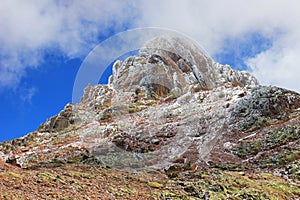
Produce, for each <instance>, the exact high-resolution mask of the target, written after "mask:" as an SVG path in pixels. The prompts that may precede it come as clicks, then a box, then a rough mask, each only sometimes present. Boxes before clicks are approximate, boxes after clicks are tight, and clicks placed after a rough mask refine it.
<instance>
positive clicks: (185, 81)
mask: <svg viewBox="0 0 300 200" xmlns="http://www.w3.org/2000/svg"><path fill="white" fill-rule="evenodd" d="M299 112H300V95H299V94H298V93H296V92H293V91H289V90H285V89H282V88H278V87H274V86H261V85H259V84H258V81H257V80H256V79H255V77H253V76H252V75H250V74H249V73H247V72H243V71H236V70H233V69H232V68H231V67H230V66H228V65H222V64H219V63H217V62H215V61H213V60H212V59H211V58H210V57H209V56H208V55H207V53H205V51H203V50H202V49H201V48H200V47H198V46H197V45H195V44H194V43H193V42H191V41H190V40H188V39H186V38H180V37H170V36H161V37H156V38H153V39H152V40H150V41H148V42H147V43H146V44H145V45H144V46H143V47H142V48H141V49H140V51H139V55H138V56H132V57H128V58H127V59H126V60H124V61H116V62H115V63H114V65H113V74H112V75H111V77H110V79H109V83H108V84H107V85H95V86H91V85H89V86H87V87H86V88H85V91H84V96H83V97H82V99H81V102H80V103H79V104H76V105H73V104H68V105H66V106H65V108H64V110H62V111H61V112H60V113H59V114H58V115H56V116H54V117H52V118H51V119H49V120H47V121H46V122H45V123H44V124H42V125H41V126H40V127H39V128H38V130H37V131H35V132H33V133H29V134H28V135H26V136H24V137H22V138H19V139H14V140H12V141H10V142H5V143H3V144H1V145H0V157H1V158H2V160H3V161H5V162H6V163H10V164H12V165H15V166H18V167H21V168H22V169H27V170H38V169H49V168H51V169H52V168H55V169H56V168H58V169H59V168H60V167H62V166H63V167H66V166H69V165H72V166H74V164H76V165H80V166H81V165H83V166H85V167H86V166H101V167H104V168H111V169H114V170H116V171H118V172H119V170H122V173H128V172H133V173H137V172H143V173H148V174H149V173H153V172H152V171H153V170H155V171H157V173H158V172H159V173H163V174H165V175H166V176H167V177H168V179H170V180H173V181H175V182H174V184H175V185H176V184H178V185H177V186H178V188H177V189H178V191H180V188H181V189H182V190H184V192H185V193H184V194H183V193H182V194H181V193H180V192H179V193H180V194H179V193H176V194H175V193H174V191H173V192H172V195H173V197H174V198H175V197H178V198H179V199H180V198H181V197H183V196H186V197H187V198H205V199H208V198H209V196H213V195H224V196H223V197H224V198H226V197H230V196H236V197H238V199H239V198H240V199H244V198H247V195H249V196H248V197H249V198H250V197H253V198H254V197H261V196H260V195H262V194H263V195H266V196H265V197H266V198H272V197H273V196H274V194H275V196H276V197H278V196H279V197H280V198H282V199H289V198H290V197H292V198H294V197H297V196H298V197H299V195H300V191H299V189H298V190H294V191H293V192H287V191H286V190H283V189H279V190H278V188H277V185H273V186H268V189H267V188H264V187H265V183H263V181H262V180H261V179H260V177H262V176H266V173H269V175H268V178H266V179H270V180H271V181H273V180H274V181H275V180H276V181H277V182H278V185H280V184H286V183H287V182H288V181H287V180H289V181H291V182H292V183H293V184H296V185H297V184H298V183H299V180H300V179H299V169H300V168H299V164H300V163H299V155H300V149H299V137H300V115H299ZM81 167H82V166H81ZM55 172H56V173H58V172H57V171H55ZM205 173H206V174H208V175H207V176H208V177H206V178H205V177H204V175H205ZM214 174H215V175H216V176H219V178H216V179H215V178H214ZM221 175H222V176H221ZM240 176H244V177H247V179H249V181H248V183H238V185H239V184H244V185H246V186H245V187H243V191H238V190H236V191H234V189H233V188H239V186H235V185H234V183H233V182H234V181H233V182H232V180H241V179H243V178H242V177H240ZM256 176H257V177H256ZM224 177H226V178H225V179H226V180H227V179H228V180H227V181H224V180H223V178H224ZM280 177H281V178H280ZM177 178H179V180H180V181H181V182H180V181H178V179H177ZM255 180H256V181H257V182H259V183H260V184H261V185H260V186H257V185H255ZM278 180H280V181H278ZM176 181H177V182H176ZM191 181H194V184H190V183H188V182H191ZM197 181H198V182H197ZM206 181H213V182H211V183H212V185H219V186H218V188H215V189H214V188H212V187H211V186H210V184H207V182H206ZM218 181H219V183H218ZM251 181H253V183H252V182H251ZM260 181H261V182H260ZM200 182H201V183H202V184H203V185H201V186H200V185H198V186H197V184H198V183H200ZM226 182H227V183H226ZM250 182H251V184H254V185H252V186H253V187H254V189H253V188H252V186H250V185H247V184H249V183H250ZM277 182H276V183H277ZM213 183H216V184H213ZM149 184H150V187H152V188H156V189H162V188H163V187H164V184H161V183H157V182H151V183H150V182H149ZM165 184H167V183H165ZM222 184H223V185H224V186H222ZM226 184H227V185H226ZM228 184H229V185H228ZM230 184H231V185H230ZM293 184H291V185H287V186H286V187H287V188H289V189H291V188H292V189H293V188H294V185H293ZM170 187H171V186H170ZM266 187H267V186H266ZM278 187H279V186H278ZM245 188H246V189H245ZM255 188H256V189H255ZM264 189H265V190H266V191H264V192H263V193H259V192H261V191H259V190H264ZM258 191H259V192H258ZM274 191H275V193H273V192H274ZM114 195H115V194H114ZM160 195H163V194H162V193H161V194H160ZM168 195H171V193H168V194H166V193H164V196H159V197H158V198H163V197H164V198H165V199H169V198H168V197H170V198H172V195H171V196H168ZM180 195H183V196H180ZM272 195H273V196H272ZM218 197H220V198H221V197H222V196H218ZM223 197H222V198H223ZM126 198H127V197H126ZM222 198H221V199H222ZM217 199H218V198H217Z"/></svg>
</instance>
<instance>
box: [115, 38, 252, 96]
mask: <svg viewBox="0 0 300 200" xmlns="http://www.w3.org/2000/svg"><path fill="white" fill-rule="evenodd" d="M226 83H231V84H234V85H240V86H246V85H257V80H256V79H255V78H254V77H253V76H251V75H250V74H249V73H246V72H240V71H235V70H233V69H232V68H231V67H230V66H228V65H227V66H223V65H221V64H219V63H216V62H214V61H213V60H212V59H211V58H210V57H209V56H208V55H207V54H206V53H205V52H204V51H203V50H202V49H200V48H199V47H197V46H196V45H195V44H193V43H192V42H191V41H189V40H187V39H185V38H179V37H168V36H162V37H157V38H154V39H152V40H150V41H148V42H147V43H146V44H145V45H144V46H143V47H142V48H141V50H140V52H139V56H132V57H129V58H127V59H126V60H125V61H124V62H122V61H117V62H116V63H115V64H114V66H113V75H112V77H111V78H110V84H111V86H112V87H113V88H114V89H116V90H118V91H119V90H122V91H124V92H129V91H134V90H135V89H136V88H137V87H144V88H145V89H147V90H148V91H149V93H151V92H152V93H155V94H156V95H158V96H167V95H174V96H176V97H178V96H180V95H182V94H185V93H186V92H187V91H189V89H190V88H191V86H192V85H195V86H196V87H198V88H199V90H208V89H213V88H215V87H218V86H221V85H224V84H226Z"/></svg>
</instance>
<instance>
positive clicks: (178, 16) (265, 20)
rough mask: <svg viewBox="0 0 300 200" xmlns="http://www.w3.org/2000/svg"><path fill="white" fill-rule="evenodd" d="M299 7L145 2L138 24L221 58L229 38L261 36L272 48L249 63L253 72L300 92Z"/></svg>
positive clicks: (275, 0) (270, 2) (255, 1)
mask: <svg viewBox="0 0 300 200" xmlns="http://www.w3.org/2000/svg"><path fill="white" fill-rule="evenodd" d="M299 8H300V2H299V1H297V0H286V1H282V0H252V1H241V0H226V1H224V0H200V1H197V0H186V1H180V0H165V1H158V0H156V1H145V2H144V4H143V7H142V12H141V13H142V18H141V19H140V21H139V23H140V25H141V26H143V25H150V26H161V27H169V28H173V29H176V30H179V31H182V32H183V33H186V34H187V35H189V36H191V37H193V38H194V39H196V40H197V41H198V42H199V43H200V44H201V45H202V46H203V47H204V48H205V49H206V50H207V51H208V52H209V53H210V54H211V55H212V56H214V55H217V54H219V53H222V50H223V49H224V45H226V42H225V41H226V38H231V37H232V38H236V37H243V35H246V34H247V33H259V34H261V35H262V36H263V37H265V38H268V39H270V40H271V42H272V46H271V47H270V49H267V50H265V52H261V53H260V54H259V55H255V56H254V57H253V58H250V59H247V60H245V62H246V63H247V64H248V68H249V69H250V70H252V71H253V74H254V75H255V76H257V77H258V79H259V81H260V82H261V83H263V84H275V85H278V86H281V87H286V88H290V89H294V90H297V91H298V92H300V85H299V77H300V76H299V74H300V67H299V64H300V58H299V55H300V42H299V41H300V26H299V24H300V9H299ZM153 13H155V14H153ZM241 41H242V40H241ZM232 48H234V47H232Z"/></svg>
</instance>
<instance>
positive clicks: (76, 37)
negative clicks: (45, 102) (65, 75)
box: [0, 0, 135, 87]
mask: <svg viewBox="0 0 300 200" xmlns="http://www.w3.org/2000/svg"><path fill="white" fill-rule="evenodd" d="M134 16H135V12H134V4H133V3H132V2H129V1H105V0H97V1H94V0H75V1H68V0H66V1H54V0H43V1H36V0H27V1H19V0H2V1H1V4H0V27H1V28H0V73H1V74H0V87H3V86H4V87H5V86H8V87H12V86H15V85H17V84H18V83H19V81H20V79H21V78H22V77H23V76H24V75H25V74H26V69H27V68H34V67H37V66H38V65H40V64H41V63H42V62H43V56H44V51H45V50H49V49H52V50H56V51H57V52H60V53H62V54H64V55H65V56H66V57H67V58H72V57H77V56H85V55H86V54H87V53H88V51H89V50H90V49H91V48H92V47H94V46H95V45H96V44H97V42H98V40H97V37H98V35H99V34H102V35H107V34H109V32H108V31H111V30H114V31H120V30H123V28H122V26H123V24H124V23H128V21H132V18H133V17H134Z"/></svg>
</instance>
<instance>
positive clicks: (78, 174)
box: [68, 171, 92, 179]
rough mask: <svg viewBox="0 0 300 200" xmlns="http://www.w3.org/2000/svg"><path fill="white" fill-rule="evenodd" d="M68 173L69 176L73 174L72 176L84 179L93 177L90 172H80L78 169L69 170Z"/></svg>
mask: <svg viewBox="0 0 300 200" xmlns="http://www.w3.org/2000/svg"><path fill="white" fill-rule="evenodd" d="M68 175H69V176H72V177H76V178H80V179H81V178H83V179H91V178H92V176H91V175H90V174H88V173H84V172H78V171H69V172H68Z"/></svg>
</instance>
